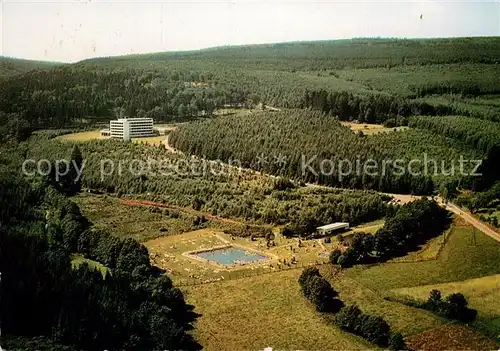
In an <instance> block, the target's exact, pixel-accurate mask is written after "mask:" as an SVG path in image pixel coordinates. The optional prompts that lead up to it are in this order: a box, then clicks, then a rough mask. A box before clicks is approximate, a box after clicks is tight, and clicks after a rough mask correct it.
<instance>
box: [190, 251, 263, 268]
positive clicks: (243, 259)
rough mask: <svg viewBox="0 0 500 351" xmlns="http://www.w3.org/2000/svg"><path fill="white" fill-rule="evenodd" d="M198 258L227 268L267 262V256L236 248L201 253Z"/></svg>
mask: <svg viewBox="0 0 500 351" xmlns="http://www.w3.org/2000/svg"><path fill="white" fill-rule="evenodd" d="M196 256H199V257H202V258H204V259H206V260H209V261H215V262H217V263H218V264H223V265H226V266H230V265H233V264H245V263H249V262H254V261H263V260H267V257H266V256H262V255H259V254H256V253H253V252H248V251H245V250H242V249H238V248H236V247H229V248H224V249H217V250H213V251H205V252H200V253H197V254H196Z"/></svg>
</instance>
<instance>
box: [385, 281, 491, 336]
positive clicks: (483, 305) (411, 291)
mask: <svg viewBox="0 0 500 351" xmlns="http://www.w3.org/2000/svg"><path fill="white" fill-rule="evenodd" d="M433 289H438V290H440V291H441V293H442V294H443V296H444V295H448V294H451V293H456V292H461V293H463V294H464V295H465V296H466V297H467V301H469V305H470V306H471V307H472V308H474V309H476V310H477V311H478V318H477V320H476V322H474V324H473V326H475V327H478V328H479V329H482V330H483V331H486V332H487V333H489V334H491V335H492V336H493V337H498V335H499V333H500V304H499V303H498V301H499V300H500V274H496V275H491V276H487V277H482V278H475V279H467V280H463V281H456V282H451V283H443V284H430V285H422V286H416V287H412V288H400V289H394V290H391V294H395V295H396V296H404V297H405V296H407V297H411V298H416V299H420V300H425V299H427V297H428V296H429V292H430V291H431V290H433ZM498 340H499V341H500V338H499V339H498Z"/></svg>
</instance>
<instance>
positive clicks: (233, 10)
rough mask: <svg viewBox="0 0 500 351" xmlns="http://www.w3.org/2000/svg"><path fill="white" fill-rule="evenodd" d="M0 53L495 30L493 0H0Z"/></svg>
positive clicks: (79, 55)
mask: <svg viewBox="0 0 500 351" xmlns="http://www.w3.org/2000/svg"><path fill="white" fill-rule="evenodd" d="M0 21H1V22H0V24H1V25H0V39H1V40H0V53H1V54H2V55H5V56H12V57H20V58H26V59H35V60H51V61H63V62H76V61H79V60H82V59H85V58H89V57H97V56H113V55H123V54H130V53H145V52H160V51H176V50H191V49H200V48H206V47H213V46H223V45H240V44H257V43H273V42H284V41H298V40H326V39H343V38H353V37H405V38H430V37H462V36H499V35H500V0H493V1H492V0H476V1H434V0H427V1H425V0H424V1H409V0H400V1H395V0H392V1H391V0H388V1H387V0H386V1H375V0H364V1H361V0H357V1H345V0H344V1H337V0H329V1H325V0H323V1H321V0H316V1H313V0H295V1H293V0H292V1H284V0H257V1H255V0H254V1H252V0H233V1H224V0H219V1H213V0H212V1H206V0H205V1H203V0H201V1H200V0H198V1H160V0H157V1H138V0H135V1H133V0H128V1H123V0H122V1H117V0H106V1H104V0H86V1H84V0H73V1H69V0H53V1H41V0H30V1H26V0H0Z"/></svg>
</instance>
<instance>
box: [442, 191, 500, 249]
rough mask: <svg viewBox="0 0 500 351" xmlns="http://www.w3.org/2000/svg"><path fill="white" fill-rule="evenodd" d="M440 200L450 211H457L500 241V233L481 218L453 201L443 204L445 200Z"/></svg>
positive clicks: (457, 213) (469, 221)
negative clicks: (477, 217)
mask: <svg viewBox="0 0 500 351" xmlns="http://www.w3.org/2000/svg"><path fill="white" fill-rule="evenodd" d="M438 202H439V203H440V204H441V205H444V206H445V207H446V209H447V210H448V211H451V212H453V213H455V214H456V215H458V216H460V218H463V219H464V220H465V221H466V222H468V223H470V224H471V225H473V226H474V227H476V228H477V229H479V230H480V231H482V232H483V233H484V234H486V235H488V236H489V237H491V238H493V239H495V240H496V241H498V242H500V233H498V232H496V231H494V230H493V229H491V228H490V227H488V226H487V225H486V224H484V223H483V222H481V221H480V220H479V219H476V218H475V217H474V216H473V215H471V214H470V213H469V212H466V211H464V210H462V209H460V208H459V207H457V206H456V205H454V204H452V203H447V204H443V201H442V199H441V198H438Z"/></svg>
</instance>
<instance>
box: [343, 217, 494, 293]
mask: <svg viewBox="0 0 500 351" xmlns="http://www.w3.org/2000/svg"><path fill="white" fill-rule="evenodd" d="M499 260H500V243H499V242H497V241H495V240H493V239H492V238H490V237H488V236H486V235H484V234H483V233H481V232H479V231H478V230H476V229H473V228H472V227H468V226H464V225H458V226H456V227H455V228H454V229H453V232H452V233H451V234H450V236H449V238H448V241H447V244H446V245H445V247H444V248H443V249H442V251H441V253H440V255H439V257H438V258H437V259H436V260H431V261H423V262H404V263H385V264H377V265H373V266H358V267H354V268H351V269H348V270H347V272H346V274H347V275H348V276H349V277H351V278H352V279H354V280H356V281H358V282H359V283H361V284H362V285H364V286H366V287H369V288H371V289H374V290H377V291H379V292H380V293H385V292H387V291H389V290H391V289H396V288H403V287H414V286H419V285H426V284H439V283H446V282H453V281H458V280H465V279H472V278H478V277H483V276H488V275H493V274H498V273H500V266H499V265H498V262H499Z"/></svg>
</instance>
